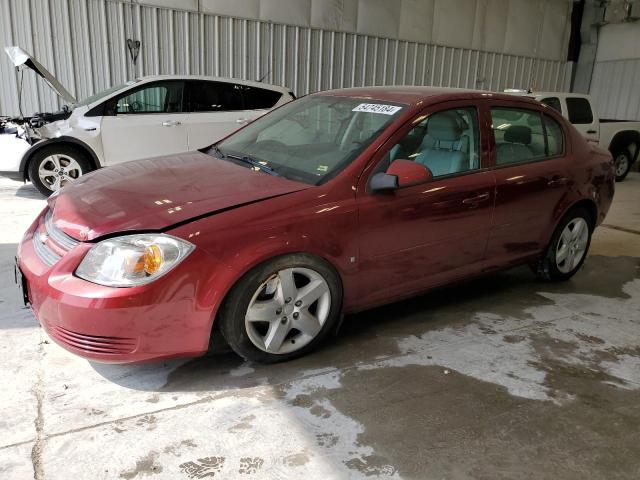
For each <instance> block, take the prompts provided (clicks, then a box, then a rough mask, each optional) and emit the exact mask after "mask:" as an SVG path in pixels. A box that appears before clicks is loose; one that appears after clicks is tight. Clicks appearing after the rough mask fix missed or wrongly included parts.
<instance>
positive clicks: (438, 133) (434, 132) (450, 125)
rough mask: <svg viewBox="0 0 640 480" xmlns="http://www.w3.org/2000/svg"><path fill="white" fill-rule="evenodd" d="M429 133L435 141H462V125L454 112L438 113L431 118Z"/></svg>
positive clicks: (428, 127)
mask: <svg viewBox="0 0 640 480" xmlns="http://www.w3.org/2000/svg"><path fill="white" fill-rule="evenodd" d="M427 133H428V134H429V136H430V137H431V138H433V139H435V140H441V141H445V142H455V141H457V140H459V139H460V135H461V133H462V132H461V131H460V123H459V122H458V119H457V118H456V114H454V113H452V112H442V113H436V114H434V115H432V116H431V117H429V122H428V123H427Z"/></svg>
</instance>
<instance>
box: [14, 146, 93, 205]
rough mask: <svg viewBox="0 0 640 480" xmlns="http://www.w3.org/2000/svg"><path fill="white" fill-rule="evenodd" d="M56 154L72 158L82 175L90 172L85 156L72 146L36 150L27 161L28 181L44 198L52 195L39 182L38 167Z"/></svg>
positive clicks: (89, 165) (88, 162) (89, 164)
mask: <svg viewBox="0 0 640 480" xmlns="http://www.w3.org/2000/svg"><path fill="white" fill-rule="evenodd" d="M56 154H59V155H66V156H69V157H71V158H73V159H74V160H75V161H76V162H78V165H80V168H82V174H83V175H85V174H87V173H89V172H90V171H91V163H90V161H89V159H88V158H87V156H86V154H84V153H83V152H81V151H80V150H79V149H77V148H74V147H72V146H69V145H52V146H49V147H43V148H41V149H39V150H37V151H36V152H35V153H34V154H33V155H32V156H31V158H30V159H29V165H28V167H27V168H28V171H29V180H31V183H33V184H34V185H35V187H36V188H37V189H38V191H39V192H40V193H41V194H42V195H44V196H45V197H48V196H50V195H51V194H52V193H53V190H50V189H49V188H48V187H47V186H46V185H45V184H43V183H42V181H40V176H39V175H38V167H39V166H40V163H41V162H42V160H44V159H45V158H46V157H48V156H50V155H56Z"/></svg>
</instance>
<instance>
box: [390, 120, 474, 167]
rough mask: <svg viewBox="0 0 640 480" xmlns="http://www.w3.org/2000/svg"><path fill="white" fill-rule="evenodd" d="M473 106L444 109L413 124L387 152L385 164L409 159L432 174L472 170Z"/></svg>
mask: <svg viewBox="0 0 640 480" xmlns="http://www.w3.org/2000/svg"><path fill="white" fill-rule="evenodd" d="M477 132H478V127H477V117H476V112H475V109H473V108H463V109H455V110H446V111H443V112H437V113H435V114H433V115H430V116H429V117H428V118H426V119H425V120H424V121H422V122H421V123H419V124H418V125H416V126H415V127H413V128H412V129H411V131H410V132H409V133H408V134H407V135H406V136H405V137H404V138H403V139H402V140H401V141H400V142H398V143H397V144H396V145H395V146H394V147H393V148H392V149H391V150H390V152H389V157H388V159H387V162H388V164H390V163H391V162H392V161H394V160H397V159H406V160H413V161H415V162H418V163H420V164H422V165H425V166H426V167H428V168H429V169H430V170H431V172H432V173H433V176H434V177H438V176H443V175H452V174H455V173H460V172H465V171H468V170H476V169H478V168H479V166H480V157H479V149H478V134H477Z"/></svg>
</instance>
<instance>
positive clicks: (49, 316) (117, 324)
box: [18, 212, 214, 363]
mask: <svg viewBox="0 0 640 480" xmlns="http://www.w3.org/2000/svg"><path fill="white" fill-rule="evenodd" d="M45 229H46V225H45V222H44V212H43V214H41V215H40V216H39V217H38V219H37V220H36V221H35V222H34V224H33V225H32V226H31V227H30V228H29V230H28V231H27V233H26V234H25V236H24V238H23V240H22V241H21V244H20V247H19V254H18V267H19V268H20V271H21V272H22V274H23V275H24V277H25V279H26V286H27V295H28V299H29V303H30V304H31V307H32V309H33V311H34V313H35V315H36V317H37V318H38V321H39V322H40V324H41V325H42V327H43V328H44V329H45V331H46V332H47V333H48V334H49V336H50V337H51V338H52V339H53V340H54V341H55V342H56V343H58V344H59V345H61V346H62V347H64V348H65V349H67V350H69V351H70V352H73V353H75V354H77V355H79V356H81V357H84V358H87V359H91V360H97V361H101V362H107V363H135V362H144V361H149V360H157V359H163V358H172V357H189V356H198V355H202V354H204V353H205V352H206V351H207V348H208V344H209V336H210V332H211V326H212V319H213V311H214V306H213V305H211V304H208V303H207V302H203V301H201V299H200V293H201V292H200V290H202V288H201V287H202V282H201V281H200V278H199V277H201V276H202V274H203V272H204V271H206V268H208V267H210V266H211V262H210V260H209V259H208V258H207V254H204V253H202V252H201V251H199V250H198V249H196V250H194V251H193V252H192V253H191V254H190V255H189V256H188V257H187V258H186V259H185V260H184V261H183V262H181V263H180V265H178V266H177V267H176V268H174V269H173V270H172V271H171V272H169V273H168V274H167V275H165V276H163V277H161V278H160V279H158V280H157V281H155V282H153V283H150V284H147V285H143V286H140V287H134V288H112V287H105V286H101V285H96V284H93V283H91V282H87V281H85V280H83V279H80V278H78V277H76V276H74V274H73V272H74V271H75V269H76V267H77V266H78V265H79V263H80V261H81V260H82V258H83V257H84V255H85V254H86V253H87V251H88V250H89V249H90V248H91V246H92V245H91V244H87V243H77V244H76V245H75V246H73V247H71V249H70V250H68V251H67V252H61V251H60V249H58V250H56V251H54V249H56V248H57V247H58V246H57V245H55V244H53V243H52V244H47V245H46V246H47V248H49V250H50V251H54V253H59V254H60V255H58V256H59V259H58V260H56V261H55V263H54V264H53V265H47V261H43V257H42V252H38V251H37V250H41V249H42V246H40V245H38V244H37V242H40V241H41V240H40V238H44V235H41V234H42V233H43V232H45V231H46V230H45ZM34 236H35V238H36V239H35V241H34ZM46 242H51V235H49V236H48V238H47V239H46ZM47 260H48V263H51V261H52V260H51V259H47ZM54 260H55V258H54ZM209 271H210V270H209Z"/></svg>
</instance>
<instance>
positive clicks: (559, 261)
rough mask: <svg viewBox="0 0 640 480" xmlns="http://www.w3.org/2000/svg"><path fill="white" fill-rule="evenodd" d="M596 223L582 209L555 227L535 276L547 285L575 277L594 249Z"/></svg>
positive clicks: (535, 270) (566, 216)
mask: <svg viewBox="0 0 640 480" xmlns="http://www.w3.org/2000/svg"><path fill="white" fill-rule="evenodd" d="M592 232H593V220H592V219H591V215H590V214H589V212H588V211H587V210H586V209H584V208H581V207H578V208H574V209H573V210H571V211H570V212H569V213H567V215H565V217H564V218H563V219H562V221H561V222H560V223H559V224H558V226H557V227H556V230H555V231H554V233H553V235H552V236H551V241H550V242H549V245H548V246H547V249H546V251H545V253H544V254H543V256H542V257H541V258H540V260H539V261H538V262H537V263H536V264H535V265H533V270H534V273H535V274H536V275H537V277H538V278H539V279H541V280H544V281H547V282H562V281H565V280H569V279H570V278H571V277H573V276H574V275H575V274H576V272H577V271H578V270H580V267H582V264H583V263H584V261H585V259H586V258H587V252H588V251H589V246H590V245H591V233H592Z"/></svg>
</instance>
